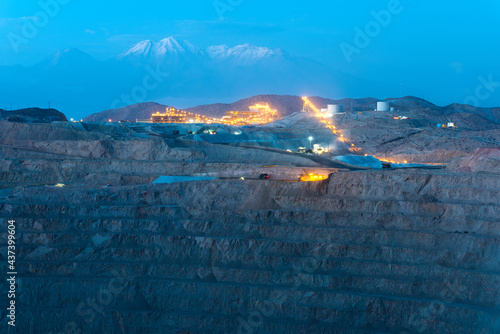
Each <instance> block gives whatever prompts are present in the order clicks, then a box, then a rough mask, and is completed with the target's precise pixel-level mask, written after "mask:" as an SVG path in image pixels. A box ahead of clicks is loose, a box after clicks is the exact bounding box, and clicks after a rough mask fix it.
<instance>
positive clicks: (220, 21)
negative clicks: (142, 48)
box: [0, 0, 500, 105]
mask: <svg viewBox="0 0 500 334" xmlns="http://www.w3.org/2000/svg"><path fill="white" fill-rule="evenodd" d="M55 1H60V2H62V3H64V4H60V5H59V6H58V7H59V8H58V9H57V10H56V11H55V12H54V15H53V17H50V16H49V18H48V20H47V22H46V24H45V23H43V22H42V23H43V26H42V27H40V28H38V29H37V31H36V32H35V33H34V34H33V37H30V38H29V39H28V41H27V42H26V43H22V44H19V47H18V52H15V50H14V49H13V47H12V43H11V41H9V36H12V34H15V35H17V36H23V32H22V29H23V26H24V25H25V24H26V22H27V21H29V20H38V21H37V22H38V23H40V18H38V19H37V18H36V17H37V16H38V14H39V13H40V11H42V8H41V5H40V4H41V3H51V2H52V3H53V2H55ZM397 2H398V1H397V0H384V1H374V0H371V1H369V0H358V1H344V0H342V1H339V0H330V1H322V0H320V1H313V2H310V3H308V2H294V1H282V0H276V1H261V0H251V1H250V0H220V1H218V0H217V1H213V0H206V1H193V0H185V1H142V2H137V1H123V0H122V1H116V0H109V1H106V2H102V1H96V0H87V1H79V0H42V1H41V2H37V1H30V2H29V3H28V2H27V1H23V2H20V1H12V0H9V1H3V2H1V3H0V65H16V64H21V65H31V64H34V63H36V62H38V61H40V60H42V59H43V58H44V57H46V56H48V55H50V54H52V53H55V52H57V51H58V50H61V49H66V48H69V47H75V48H79V49H81V50H83V51H85V52H87V53H89V54H90V55H91V56H93V57H95V58H97V59H100V60H105V59H108V58H110V57H112V56H115V55H117V54H118V53H120V52H122V51H123V50H124V49H126V48H127V47H129V46H130V45H132V44H134V43H136V42H138V41H140V40H144V39H153V40H159V39H161V38H164V37H168V36H174V37H176V38H179V39H187V40H189V41H191V42H192V43H193V44H195V45H197V46H199V47H206V46H209V45H214V44H227V45H229V46H234V45H237V44H243V43H251V44H255V45H259V46H267V47H270V48H282V49H283V50H286V51H288V52H289V53H292V54H294V55H298V56H304V57H310V58H313V59H315V60H317V61H319V62H321V63H324V64H326V65H329V66H331V67H333V68H335V69H339V70H342V71H344V72H346V73H350V74H354V75H357V76H360V77H364V78H367V79H375V78H383V79H384V80H385V81H397V82H400V84H401V86H402V87H403V88H402V90H403V91H404V92H406V91H407V89H406V87H412V89H413V90H412V91H411V92H412V93H413V94H414V95H420V96H426V97H428V98H430V99H431V100H432V101H434V102H436V103H438V104H439V103H446V102H449V101H441V100H440V97H439V94H438V93H436V92H435V91H434V90H433V89H430V88H426V87H427V85H426V82H428V81H429V80H432V81H434V82H435V81H438V82H439V83H440V85H444V86H446V85H447V84H450V85H451V84H452V83H456V82H457V81H459V82H463V86H464V87H469V90H470V91H467V90H466V89H465V90H464V91H463V92H459V94H458V95H457V96H466V95H467V94H472V93H473V92H474V89H475V87H476V86H477V85H478V84H479V83H480V81H478V77H479V76H483V77H485V78H486V77H488V76H489V75H493V78H494V79H495V78H497V81H500V65H499V62H498V55H499V54H500V43H499V37H500V25H498V18H499V17H500V2H499V1H497V0H476V1H474V2H472V1H456V0H455V1H451V0H441V1H439V2H437V1H424V0H400V1H399V4H398V5H397V6H396V7H397V11H395V12H397V13H393V14H391V16H390V21H389V23H388V24H386V26H381V25H379V27H380V29H379V30H378V31H374V32H373V33H372V36H373V37H369V40H370V43H369V45H367V46H363V47H362V48H359V47H356V44H355V37H356V30H355V29H356V28H359V29H360V30H361V31H363V32H366V27H367V25H370V23H373V22H375V21H376V20H375V18H374V15H373V13H380V12H381V11H389V9H390V8H392V7H391V6H393V7H394V8H396V7H395V3H397ZM216 4H217V5H216ZM231 4H232V5H231ZM217 7H219V8H222V9H219V10H217ZM224 8H225V10H224ZM221 10H222V11H223V13H222V12H221ZM221 13H222V15H223V17H222V18H221V16H220V14H221ZM372 27H373V25H372ZM9 34H10V35H9ZM342 43H344V44H342ZM342 45H350V46H353V47H355V48H356V49H357V51H359V52H356V53H352V54H351V55H350V57H346V55H345V53H344V52H343V51H342V48H341V46H342ZM358 46H359V45H358ZM351 50H352V49H351ZM348 58H350V61H348ZM404 92H403V94H404ZM498 95H500V87H499V88H498V89H497V90H496V91H495V92H493V94H492V96H493V97H492V98H491V99H489V101H484V103H483V105H488V104H496V101H499V99H498ZM458 102H462V101H458Z"/></svg>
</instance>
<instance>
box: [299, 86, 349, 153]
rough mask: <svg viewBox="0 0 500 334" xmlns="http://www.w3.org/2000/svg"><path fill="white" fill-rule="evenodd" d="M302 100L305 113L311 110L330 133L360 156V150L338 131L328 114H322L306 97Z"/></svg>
mask: <svg viewBox="0 0 500 334" xmlns="http://www.w3.org/2000/svg"><path fill="white" fill-rule="evenodd" d="M302 100H303V101H304V108H303V111H304V112H307V111H309V110H310V111H312V112H313V113H314V115H315V116H316V117H318V118H319V119H321V123H323V124H325V126H326V127H327V128H328V129H329V130H330V131H332V132H333V134H334V135H336V136H337V138H338V140H339V141H341V142H343V143H345V144H346V145H347V146H348V147H349V151H350V152H353V153H355V154H357V155H359V148H356V146H355V145H354V144H351V143H350V142H349V140H348V139H347V138H345V137H344V135H343V134H342V133H341V132H340V131H339V130H337V128H336V127H335V125H333V124H332V120H331V118H330V117H328V114H326V113H324V112H322V111H321V110H319V109H318V108H316V107H315V106H314V104H312V102H311V101H309V99H308V98H307V97H305V96H304V97H303V98H302Z"/></svg>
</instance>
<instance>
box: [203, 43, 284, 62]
mask: <svg viewBox="0 0 500 334" xmlns="http://www.w3.org/2000/svg"><path fill="white" fill-rule="evenodd" d="M207 54H208V55H210V56H211V57H213V58H229V57H235V58H240V59H242V58H246V59H255V60H257V59H261V58H266V57H270V56H281V55H283V51H282V50H281V49H269V48H266V47H260V46H254V45H251V44H243V45H238V46H235V47H233V48H230V47H228V46H227V45H215V46H209V47H208V48H207Z"/></svg>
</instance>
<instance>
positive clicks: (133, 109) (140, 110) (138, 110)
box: [83, 102, 167, 122]
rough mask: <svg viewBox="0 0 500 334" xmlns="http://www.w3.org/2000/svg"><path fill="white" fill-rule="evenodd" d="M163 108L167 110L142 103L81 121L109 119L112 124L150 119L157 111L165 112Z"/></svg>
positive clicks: (91, 116)
mask: <svg viewBox="0 0 500 334" xmlns="http://www.w3.org/2000/svg"><path fill="white" fill-rule="evenodd" d="M165 108H167V106H165V105H163V104H158V103H154V102H144V103H138V104H133V105H131V106H127V107H123V108H118V109H110V110H105V111H101V112H99V113H95V114H92V115H90V116H88V117H85V118H84V119H83V120H84V121H85V122H108V121H109V120H110V119H111V120H112V121H113V122H118V121H123V120H125V121H135V120H136V119H150V118H151V114H153V113H155V112H157V111H160V112H165Z"/></svg>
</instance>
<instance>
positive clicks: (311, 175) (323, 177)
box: [300, 173, 328, 182]
mask: <svg viewBox="0 0 500 334" xmlns="http://www.w3.org/2000/svg"><path fill="white" fill-rule="evenodd" d="M327 178H328V175H319V174H314V173H309V174H306V175H301V176H300V181H302V182H316V181H322V180H326V179H327Z"/></svg>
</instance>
